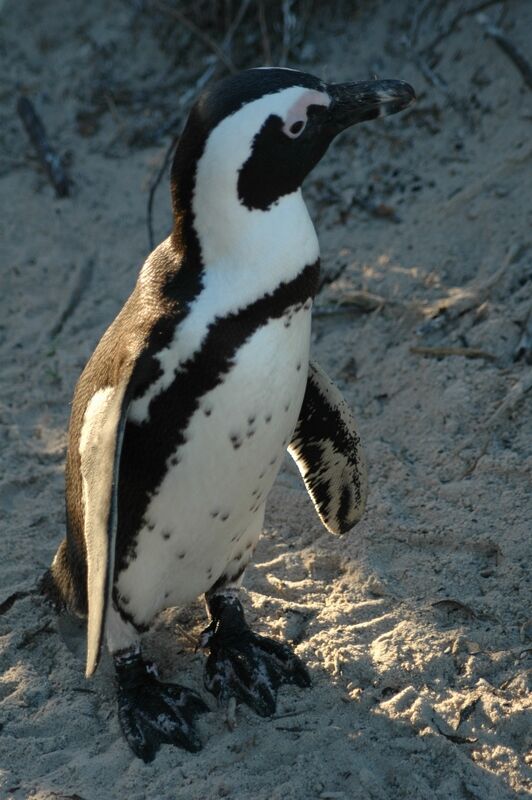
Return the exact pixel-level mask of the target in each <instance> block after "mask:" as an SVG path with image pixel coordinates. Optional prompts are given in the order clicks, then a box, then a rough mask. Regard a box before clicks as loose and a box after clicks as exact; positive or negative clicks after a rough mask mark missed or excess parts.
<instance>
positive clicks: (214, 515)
mask: <svg viewBox="0 0 532 800" xmlns="http://www.w3.org/2000/svg"><path fill="white" fill-rule="evenodd" d="M219 513H220V512H219V511H218V509H216V510H215V511H211V517H212V518H213V519H216V517H217V516H218V514H219Z"/></svg>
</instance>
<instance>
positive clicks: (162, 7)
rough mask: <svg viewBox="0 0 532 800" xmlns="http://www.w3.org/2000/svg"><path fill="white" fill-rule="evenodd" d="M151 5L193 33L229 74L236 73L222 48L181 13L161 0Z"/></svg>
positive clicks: (154, 0)
mask: <svg viewBox="0 0 532 800" xmlns="http://www.w3.org/2000/svg"><path fill="white" fill-rule="evenodd" d="M153 5H154V6H155V8H157V9H158V10H159V11H162V13H163V14H167V15H168V16H169V17H174V19H177V20H178V21H179V22H180V23H181V24H182V25H184V26H185V28H188V30H189V31H190V32H191V33H193V34H194V35H195V36H197V37H198V39H201V41H202V42H203V44H206V45H207V47H209V48H210V49H211V50H212V52H213V53H214V54H215V56H216V57H217V58H218V59H219V60H220V61H221V62H222V63H223V64H224V65H225V66H226V67H227V69H228V70H229V72H236V69H235V65H234V64H233V62H232V60H231V59H230V58H229V56H228V55H227V53H226V52H225V51H224V48H223V46H222V47H220V45H219V44H217V42H215V41H214V39H213V38H212V37H211V36H209V34H208V33H205V31H203V30H202V29H201V28H199V27H198V26H197V25H196V24H195V23H194V22H192V20H190V19H189V18H188V17H187V16H186V15H185V14H183V12H182V11H180V10H179V9H178V8H177V7H175V6H172V7H171V6H167V5H166V3H163V2H161V0H153Z"/></svg>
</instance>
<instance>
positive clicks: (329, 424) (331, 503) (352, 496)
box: [288, 361, 367, 533]
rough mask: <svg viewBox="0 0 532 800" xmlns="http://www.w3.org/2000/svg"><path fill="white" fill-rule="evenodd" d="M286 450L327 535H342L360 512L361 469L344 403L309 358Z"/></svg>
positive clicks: (364, 484)
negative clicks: (305, 378) (297, 411)
mask: <svg viewBox="0 0 532 800" xmlns="http://www.w3.org/2000/svg"><path fill="white" fill-rule="evenodd" d="M288 452H289V453H290V455H291V456H292V458H293V459H294V461H295V462H296V464H297V467H298V469H299V471H300V473H301V475H302V477H303V480H304V482H305V486H306V487H307V491H308V493H309V494H310V496H311V498H312V501H313V503H314V507H315V508H316V511H317V513H318V515H319V517H320V519H321V521H322V522H323V524H324V525H325V527H326V528H327V529H328V530H329V531H331V533H345V532H346V531H348V530H349V529H350V528H352V527H353V525H355V524H356V523H357V522H358V521H359V519H360V517H361V516H362V514H363V512H364V507H365V505H366V496H367V473H366V464H365V459H364V454H363V452H362V447H361V444H360V438H359V436H358V433H357V431H356V425H355V420H354V418H353V415H352V413H351V411H350V409H349V406H348V405H347V403H346V402H345V400H344V399H343V397H342V395H341V393H340V392H339V390H338V389H337V388H336V386H335V385H334V384H333V383H332V381H331V380H330V379H329V377H328V376H327V375H326V374H325V372H324V371H323V370H322V369H321V367H320V366H319V365H318V364H317V363H316V362H315V361H311V362H310V364H309V372H308V380H307V388H306V391H305V397H304V399H303V405H302V406H301V411H300V413H299V419H298V421H297V425H296V429H295V431H294V434H293V436H292V440H291V442H290V444H289V446H288Z"/></svg>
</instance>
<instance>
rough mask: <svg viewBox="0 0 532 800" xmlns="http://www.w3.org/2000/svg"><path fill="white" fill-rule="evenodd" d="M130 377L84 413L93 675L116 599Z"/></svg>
mask: <svg viewBox="0 0 532 800" xmlns="http://www.w3.org/2000/svg"><path fill="white" fill-rule="evenodd" d="M127 386H128V381H127V380H123V381H122V382H121V383H119V384H118V385H116V386H106V387H105V388H103V389H98V391H97V392H95V394H93V396H92V398H91V399H90V400H89V402H88V404H87V408H86V410H85V414H84V416H83V427H82V431H81V437H80V443H79V452H80V458H81V464H80V469H81V479H82V487H83V489H82V491H83V522H84V525H83V535H84V539H85V547H86V554H87V604H88V621H87V663H86V668H85V675H86V676H87V678H89V677H90V676H91V675H92V674H93V673H94V671H95V669H96V667H97V666H98V662H99V660H100V651H101V646H102V639H103V632H104V624H105V615H106V611H107V607H108V603H109V602H110V594H111V589H112V577H113V574H114V553H115V540H116V517H117V513H116V512H117V496H116V489H117V484H118V464H119V461H120V452H121V447H122V439H123V435H124V427H125V420H126V415H127V407H128V403H127V402H125V401H126V396H127V394H128V392H127Z"/></svg>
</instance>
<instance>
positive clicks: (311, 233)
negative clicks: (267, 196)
mask: <svg viewBox="0 0 532 800" xmlns="http://www.w3.org/2000/svg"><path fill="white" fill-rule="evenodd" d="M198 189H199V190H198V192H197V193H196V194H195V196H194V202H193V205H192V208H193V220H192V228H193V230H194V234H195V236H196V237H197V242H198V245H199V248H200V251H201V258H202V262H203V265H204V267H205V268H207V269H208V268H210V267H215V268H216V269H224V270H225V269H227V270H229V271H231V272H232V271H234V270H235V269H236V270H245V271H246V272H249V271H252V272H254V273H255V274H257V273H259V272H264V271H266V272H269V273H270V274H271V273H272V272H273V273H279V279H280V280H284V279H285V278H286V277H288V278H290V277H291V276H293V275H294V274H296V273H297V271H298V270H299V269H301V268H302V267H304V266H306V265H307V264H312V263H314V262H315V261H316V260H317V259H318V257H319V245H318V239H317V236H316V231H315V229H314V225H313V224H312V220H311V219H310V216H309V213H308V210H307V207H306V204H305V202H304V200H303V197H302V195H301V191H300V190H297V191H296V192H293V193H292V194H290V195H286V196H284V197H282V198H280V199H279V200H278V201H277V202H276V203H275V204H274V205H272V206H271V207H270V208H269V209H268V210H266V211H262V210H259V209H253V210H250V209H248V208H246V207H245V206H243V205H242V204H241V203H240V202H239V201H238V199H237V198H236V195H235V196H233V197H232V198H231V199H228V198H227V199H226V201H225V202H224V201H222V200H221V198H220V195H218V197H216V194H215V193H214V192H213V193H207V192H202V191H201V187H198Z"/></svg>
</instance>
